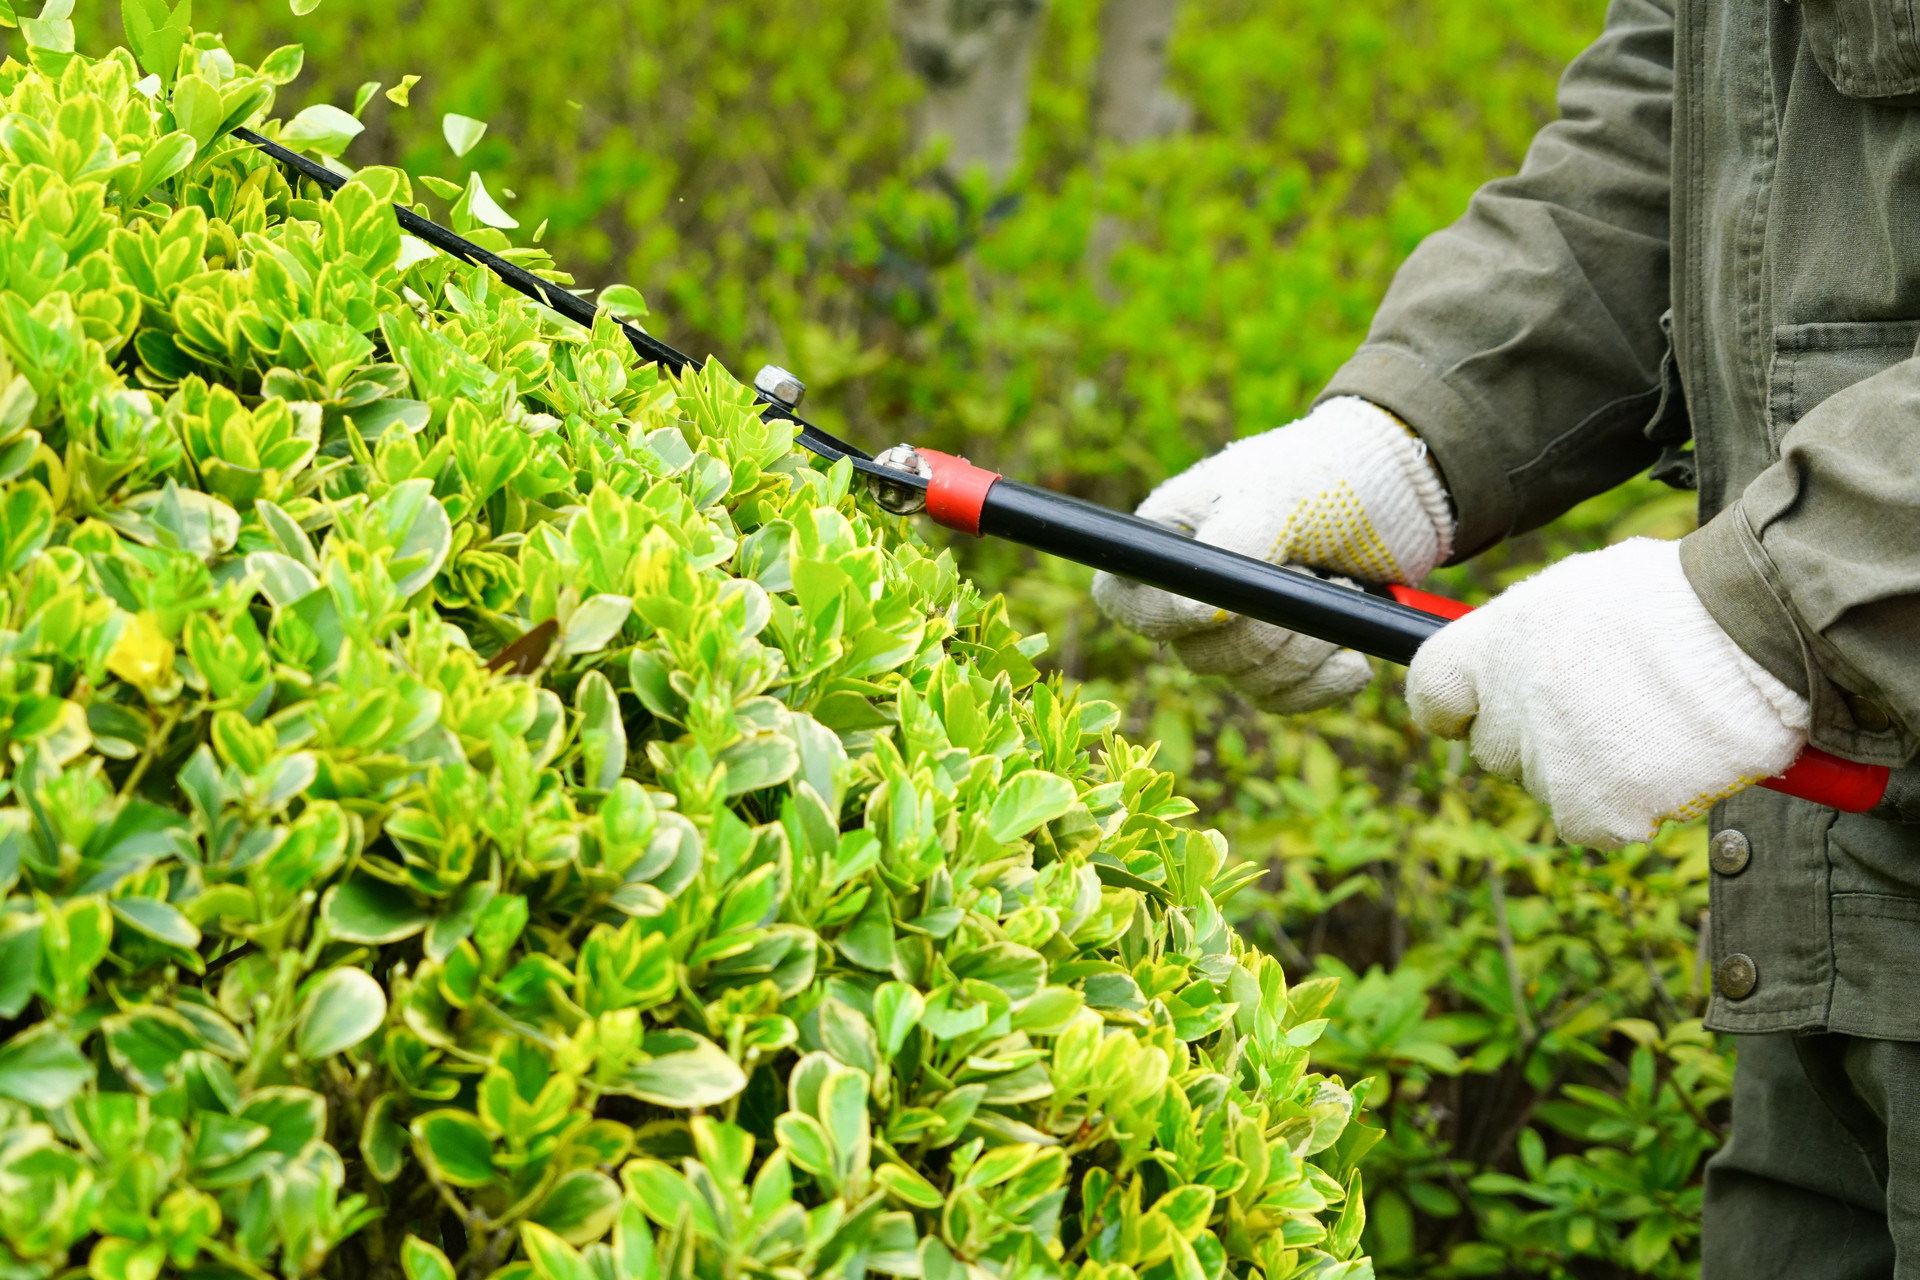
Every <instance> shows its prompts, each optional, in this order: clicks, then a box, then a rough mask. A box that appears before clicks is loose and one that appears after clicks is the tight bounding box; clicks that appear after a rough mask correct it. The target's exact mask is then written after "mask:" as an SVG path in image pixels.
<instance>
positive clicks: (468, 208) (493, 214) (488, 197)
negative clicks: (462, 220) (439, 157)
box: [454, 173, 520, 231]
mask: <svg viewBox="0 0 1920 1280" xmlns="http://www.w3.org/2000/svg"><path fill="white" fill-rule="evenodd" d="M454 212H455V218H456V220H457V219H458V217H459V215H460V214H462V213H465V214H466V215H467V216H468V217H470V218H472V219H473V221H475V222H477V223H479V224H480V225H481V226H483V227H497V228H498V229H500V230H502V231H512V230H513V229H514V228H516V227H518V226H519V225H520V223H519V222H518V221H517V220H516V219H515V218H514V216H513V215H512V214H510V213H508V212H507V211H506V210H505V209H502V208H501V207H500V204H499V202H498V201H496V200H495V199H494V198H493V193H492V192H490V191H488V190H487V184H486V182H485V181H484V180H482V179H481V177H480V175H479V174H478V173H475V174H471V175H469V176H468V178H467V186H466V190H465V191H464V192H462V193H461V196H460V203H459V204H458V205H456V206H455V210H454Z"/></svg>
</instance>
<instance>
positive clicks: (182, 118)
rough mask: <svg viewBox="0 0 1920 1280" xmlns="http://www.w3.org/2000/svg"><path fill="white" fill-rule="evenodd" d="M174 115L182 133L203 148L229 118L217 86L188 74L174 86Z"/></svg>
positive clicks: (217, 134)
mask: <svg viewBox="0 0 1920 1280" xmlns="http://www.w3.org/2000/svg"><path fill="white" fill-rule="evenodd" d="M173 118H174V120H175V121H176V122H177V123H178V124H179V126H180V130H181V132H183V133H185V134H186V135H187V136H188V137H190V138H192V139H193V141H194V143H195V145H196V146H198V147H199V148H201V149H202V150H204V149H205V148H206V145H207V144H208V143H209V142H212V141H213V140H214V139H215V138H216V137H218V136H219V134H220V123H221V122H222V121H223V120H225V119H226V118H227V110H226V107H225V106H224V105H223V104H222V103H221V100H220V91H219V90H218V89H216V88H214V87H213V86H212V85H211V84H209V83H207V81H206V80H205V78H203V77H201V76H198V75H186V76H181V77H180V82H179V83H178V84H176V85H174V86H173ZM289 145H291V144H289Z"/></svg>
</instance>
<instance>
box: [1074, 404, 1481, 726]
mask: <svg viewBox="0 0 1920 1280" xmlns="http://www.w3.org/2000/svg"><path fill="white" fill-rule="evenodd" d="M1137 514H1138V515H1140V516H1141V517H1143V518H1145V519H1148V520H1153V521H1156V522H1158V523H1160V524H1164V525H1167V526H1169V527H1171V528H1175V529H1179V530H1180V531H1182V532H1183V533H1191V534H1193V536H1194V537H1196V538H1198V539H1199V540H1200V541H1202V542H1210V543H1213V544H1214V545H1216V546H1221V547H1225V548H1227V549H1228V550H1229V551H1238V552H1240V553H1241V554H1242V555H1248V556H1253V557H1255V558H1256V559H1260V560H1266V561H1269V562H1271V563H1273V564H1283V565H1309V566H1312V567H1313V568H1316V569H1325V570H1331V571H1333V572H1335V573H1340V574H1347V575H1351V576H1352V577H1355V578H1364V579H1367V580H1369V581H1373V582H1401V583H1406V584H1408V585H1414V584H1417V583H1419V582H1420V581H1421V580H1422V579H1424V578H1425V577H1426V576H1427V574H1429V573H1431V572H1432V571H1433V567H1434V566H1435V565H1437V564H1439V563H1440V562H1441V561H1442V560H1444V559H1446V557H1447V555H1448V553H1449V552H1450V551H1451V550H1452V548H1453V515H1452V513H1451V512H1450V511H1449V510H1448V507H1447V494H1446V490H1445V489H1444V488H1443V487H1442V486H1441V483H1440V475H1439V472H1437V471H1436V470H1435V469H1434V466H1433V463H1432V462H1431V461H1429V460H1428V458H1427V450H1426V446H1425V445H1424V444H1422V443H1421V441H1420V439H1419V438H1418V437H1417V436H1415V435H1414V434H1413V432H1411V431H1409V430H1408V429H1407V428H1406V427H1405V426H1404V425H1402V424H1401V422H1400V421H1399V419H1397V418H1395V417H1394V416H1393V415H1392V414H1389V413H1388V412H1387V411H1386V410H1384V409H1381V408H1378V407H1377V406H1375V405H1372V404H1369V403H1368V402H1367V401H1365V400H1360V399H1356V398H1354V397H1352V396H1342V397H1340V398H1338V399H1334V400H1329V401H1327V402H1326V403H1324V404H1322V405H1320V406H1319V407H1318V408H1316V409H1315V410H1314V411H1313V412H1312V413H1310V414H1308V415H1307V416H1306V417H1305V418H1302V419H1301V420H1300V421H1298V422H1296V423H1293V424H1292V425H1290V426H1285V427H1281V428H1279V429H1278V430H1275V431H1269V432H1267V433H1265V434H1264V435H1257V436H1250V437H1248V438H1247V439H1245V440H1237V441H1235V442H1234V443H1232V444H1230V445H1228V446H1227V447H1226V448H1225V449H1224V450H1222V451H1221V452H1219V453H1217V454H1215V455H1213V456H1212V457H1211V458H1208V459H1206V460H1205V461H1203V462H1201V463H1199V464H1198V465H1196V466H1194V467H1192V468H1190V469H1188V470H1186V471H1183V472H1181V473H1180V474H1179V475H1177V476H1175V477H1173V479H1171V480H1169V481H1167V482H1166V483H1165V484H1163V485H1161V486H1160V487H1159V488H1158V489H1155V490H1154V491H1153V492H1152V493H1151V494H1150V495H1148V497H1147V500H1146V501H1145V502H1143V503H1141V504H1140V508H1139V511H1138V512H1137ZM1093 598H1094V600H1095V601H1096V602H1097V603H1098V604H1099V606H1100V608H1101V609H1102V610H1103V611H1104V612H1105V613H1106V614H1107V616H1108V617H1110V618H1112V619H1113V620H1114V621H1116V622H1118V623H1120V624H1121V625H1122V626H1125V627H1128V628H1130V629H1132V630H1134V631H1137V632H1139V633H1140V634H1141V635H1144V636H1146V637H1148V638H1149V639H1153V640H1166V641H1170V642H1171V643H1172V645H1173V651H1174V653H1175V654H1176V655H1178V657H1179V658H1180V661H1181V662H1183V663H1185V664H1186V666H1187V667H1189V668H1190V669H1192V670H1193V671H1196V672H1199V673H1200V674H1202V675H1218V676H1225V677H1227V678H1228V679H1229V680H1231V681H1232V682H1233V684H1234V685H1235V686H1236V687H1238V688H1239V690H1240V691H1241V692H1242V693H1244V694H1245V695H1246V696H1247V697H1248V698H1250V699H1251V700H1252V701H1253V702H1254V703H1255V704H1256V705H1258V706H1260V707H1262V708H1264V709H1266V710H1269V711H1281V712H1292V711H1311V710H1313V709H1314V708H1316V707H1324V706H1327V705H1328V704H1330V703H1333V702H1337V701H1339V700H1340V699H1342V698H1346V697H1349V696H1351V695H1352V694H1354V693H1356V692H1358V691H1359V690H1360V689H1362V688H1364V687H1365V686H1366V683H1367V681H1368V680H1370V679H1371V678H1372V675H1373V672H1372V669H1371V668H1370V667H1369V666H1368V665H1367V660H1366V659H1365V658H1363V657H1361V656H1360V655H1359V654H1357V653H1354V652H1353V651H1352V650H1348V649H1337V648H1335V647H1334V646H1333V645H1330V644H1328V643H1326V642H1325V641H1322V640H1314V639H1311V638H1310V637H1307V636H1303V635H1299V634H1296V633H1295V632H1292V631H1285V630H1282V629H1281V628H1279V627H1275V626H1270V625H1269V624H1267V623H1264V622H1254V621H1252V620H1251V619H1248V618H1241V617H1237V616H1235V615H1232V614H1228V613H1226V612H1225V611H1223V610H1220V609H1216V608H1214V607H1213V606H1212V605H1209V604H1199V603H1196V602H1194V601H1192V600H1186V599H1182V598H1181V597H1179V596H1174V595H1170V594H1168V593H1167V592H1165V591H1159V590H1155V589H1154V588H1152V587H1143V586H1141V585H1139V584H1138V583H1134V582H1128V581H1126V580H1125V579H1123V578H1115V577H1113V576H1111V575H1109V574H1105V573H1102V574H1099V575H1098V576H1096V577H1095V578H1094V581H1093Z"/></svg>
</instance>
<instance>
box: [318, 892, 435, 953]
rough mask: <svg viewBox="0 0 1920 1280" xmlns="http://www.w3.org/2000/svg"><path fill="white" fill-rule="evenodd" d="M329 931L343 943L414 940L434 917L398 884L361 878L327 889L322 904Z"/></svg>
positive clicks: (321, 909) (321, 908) (321, 907)
mask: <svg viewBox="0 0 1920 1280" xmlns="http://www.w3.org/2000/svg"><path fill="white" fill-rule="evenodd" d="M320 915H321V917H322V918H323V919H324V920H325V921H326V922H327V931H328V932H329V933H330V934H332V935H333V936H334V937H335V938H338V939H339V940H340V941H342V942H366V943H374V944H383V943H388V942H398V941H400V940H401V939H402V938H411V937H412V936H413V935H414V934H416V933H419V932H420V931H421V930H422V929H424V928H426V927H427V925H428V924H429V923H431V922H432V917H431V916H430V915H428V914H427V912H426V911H425V910H424V909H423V908H422V907H420V906H419V905H418V904H417V903H415V902H414V900H413V896H412V895H411V894H409V893H408V892H407V891H406V890H405V889H402V888H400V887H399V886H398V885H391V884H388V883H387V882H386V881H384V880H375V879H373V878H372V877H370V876H359V877H356V878H355V879H352V880H349V881H347V882H346V883H344V884H339V885H335V886H334V887H333V888H331V889H329V890H327V893H326V896H325V897H324V898H322V899H321V902H320Z"/></svg>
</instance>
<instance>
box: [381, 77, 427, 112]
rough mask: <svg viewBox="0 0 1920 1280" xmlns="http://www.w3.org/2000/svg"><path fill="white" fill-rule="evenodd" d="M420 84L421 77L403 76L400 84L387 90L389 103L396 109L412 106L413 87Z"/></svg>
mask: <svg viewBox="0 0 1920 1280" xmlns="http://www.w3.org/2000/svg"><path fill="white" fill-rule="evenodd" d="M419 83H420V77H419V76H411V75H409V76H401V77H400V83H399V84H397V85H395V86H393V88H391V89H389V90H387V101H388V102H391V103H392V104H393V105H394V106H396V107H406V106H412V105H413V103H412V94H413V86H415V85H417V84H419Z"/></svg>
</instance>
